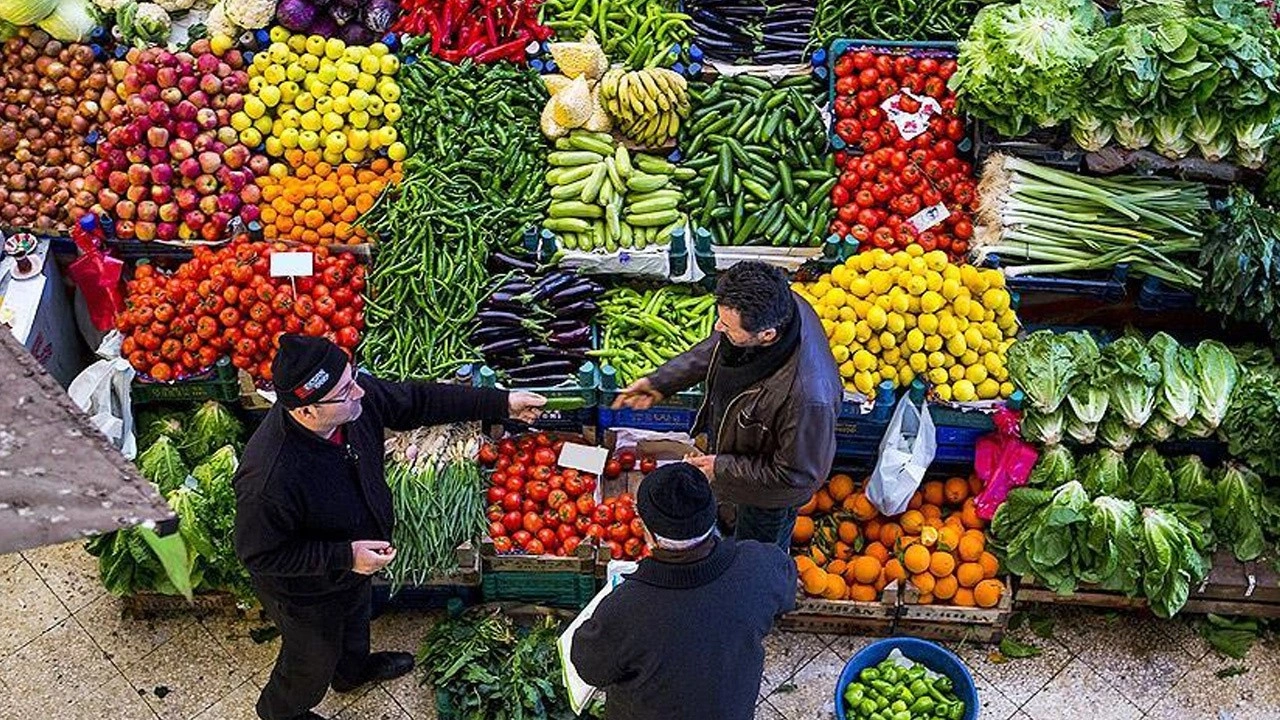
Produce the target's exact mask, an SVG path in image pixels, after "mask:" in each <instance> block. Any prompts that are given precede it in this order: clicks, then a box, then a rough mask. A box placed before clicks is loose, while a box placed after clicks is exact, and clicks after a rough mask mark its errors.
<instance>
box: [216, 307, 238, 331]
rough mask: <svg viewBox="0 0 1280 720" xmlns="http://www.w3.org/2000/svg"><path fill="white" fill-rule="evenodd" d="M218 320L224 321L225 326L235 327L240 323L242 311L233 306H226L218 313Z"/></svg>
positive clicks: (223, 325)
mask: <svg viewBox="0 0 1280 720" xmlns="http://www.w3.org/2000/svg"><path fill="white" fill-rule="evenodd" d="M218 322H220V323H222V327H224V328H233V327H235V326H237V325H239V324H240V311H239V310H237V309H235V308H233V307H229V308H225V309H224V310H223V311H222V312H220V313H218Z"/></svg>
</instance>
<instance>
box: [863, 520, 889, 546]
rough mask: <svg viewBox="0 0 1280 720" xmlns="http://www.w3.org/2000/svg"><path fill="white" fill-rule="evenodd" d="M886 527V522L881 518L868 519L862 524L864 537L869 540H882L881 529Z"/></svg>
mask: <svg viewBox="0 0 1280 720" xmlns="http://www.w3.org/2000/svg"><path fill="white" fill-rule="evenodd" d="M883 528H884V523H883V522H881V521H880V519H879V518H877V519H875V520H868V521H867V522H865V523H863V525H862V537H864V538H867V539H868V540H876V541H878V540H880V530H881V529H883Z"/></svg>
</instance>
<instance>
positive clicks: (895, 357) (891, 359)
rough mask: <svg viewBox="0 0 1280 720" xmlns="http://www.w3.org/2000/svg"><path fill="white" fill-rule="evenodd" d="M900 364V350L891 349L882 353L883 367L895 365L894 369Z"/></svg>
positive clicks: (881, 361)
mask: <svg viewBox="0 0 1280 720" xmlns="http://www.w3.org/2000/svg"><path fill="white" fill-rule="evenodd" d="M900 362H902V351H901V350H899V349H898V348H896V347H891V348H889V349H887V350H881V351H880V363H881V365H893V366H894V367H897V365H898V363H900Z"/></svg>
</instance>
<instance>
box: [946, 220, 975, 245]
mask: <svg viewBox="0 0 1280 720" xmlns="http://www.w3.org/2000/svg"><path fill="white" fill-rule="evenodd" d="M951 229H952V231H953V232H955V234H956V237H958V238H960V239H961V240H968V239H969V238H971V237H973V223H971V222H969V221H968V220H960V221H959V222H957V223H956V224H955V226H954V227H952V228H951Z"/></svg>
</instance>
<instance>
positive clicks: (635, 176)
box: [627, 155, 671, 192]
mask: <svg viewBox="0 0 1280 720" xmlns="http://www.w3.org/2000/svg"><path fill="white" fill-rule="evenodd" d="M640 157H641V158H643V157H644V156H643V155H641V156H640ZM670 182H671V178H670V177H668V176H666V175H644V174H642V173H632V175H631V177H629V178H627V189H628V190H633V191H635V192H651V191H653V190H658V189H660V188H664V187H666V186H667V184H668V183H670Z"/></svg>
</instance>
